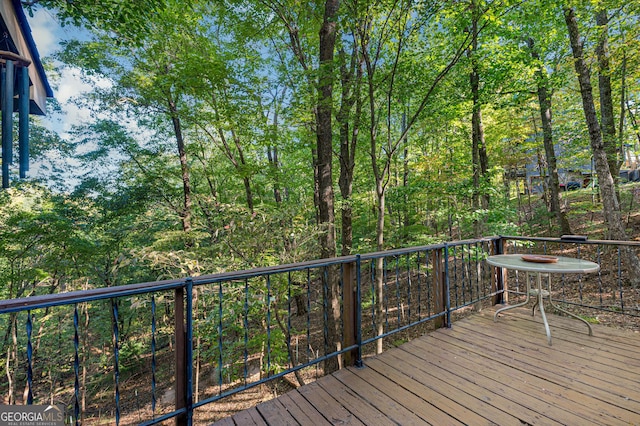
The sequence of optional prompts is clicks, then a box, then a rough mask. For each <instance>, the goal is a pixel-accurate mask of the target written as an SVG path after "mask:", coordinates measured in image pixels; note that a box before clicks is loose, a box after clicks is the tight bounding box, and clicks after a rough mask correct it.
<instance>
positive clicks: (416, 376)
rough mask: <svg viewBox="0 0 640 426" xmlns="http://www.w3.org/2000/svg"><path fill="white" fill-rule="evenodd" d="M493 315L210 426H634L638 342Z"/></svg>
mask: <svg viewBox="0 0 640 426" xmlns="http://www.w3.org/2000/svg"><path fill="white" fill-rule="evenodd" d="M492 317H493V310H487V311H483V312H481V313H478V314H474V315H472V316H471V317H469V318H466V319H463V320H461V321H457V322H455V323H454V325H453V328H452V329H442V330H438V331H436V332H433V333H431V334H429V335H426V336H423V337H421V338H419V339H416V340H413V341H411V342H409V343H406V344H404V345H402V346H400V347H399V348H396V349H393V350H389V351H387V352H384V353H383V354H381V355H379V356H376V357H374V358H369V359H366V360H365V368H362V369H356V368H347V369H343V370H340V371H338V372H337V373H335V374H333V375H331V376H327V377H323V378H321V379H319V380H318V381H316V382H314V383H312V384H309V385H307V386H304V387H301V388H299V389H297V390H295V391H292V392H289V393H287V394H285V395H283V396H281V397H280V398H277V399H275V400H272V401H268V402H265V403H262V404H260V405H258V406H256V407H254V408H252V409H250V410H247V411H243V412H240V413H238V414H236V415H234V416H233V417H230V418H227V419H224V420H222V421H220V422H217V423H216V425H234V424H235V425H297V424H302V425H322V424H325V425H328V424H353V425H376V426H378V425H392V424H400V425H412V424H433V425H456V424H467V425H484V424H498V425H521V424H540V425H552V424H562V425H597V424H602V425H640V334H638V333H633V332H631V331H624V330H617V329H612V328H608V327H604V326H594V335H593V336H592V337H589V336H588V335H587V328H586V326H585V325H584V324H582V323H580V322H579V321H577V320H574V319H570V318H565V317H560V316H554V315H550V316H549V323H550V325H551V333H552V338H553V346H548V345H547V342H546V335H545V332H544V326H543V325H542V321H541V319H540V317H539V315H536V317H535V318H532V317H531V315H530V311H529V310H525V309H522V308H520V309H515V310H512V311H509V312H508V313H505V314H504V316H501V317H500V319H499V320H498V322H497V323H494V322H493V319H492Z"/></svg>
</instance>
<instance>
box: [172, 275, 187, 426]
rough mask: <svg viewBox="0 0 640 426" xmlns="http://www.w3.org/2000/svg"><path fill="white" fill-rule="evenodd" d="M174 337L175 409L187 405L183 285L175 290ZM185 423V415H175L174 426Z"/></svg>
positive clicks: (180, 425)
mask: <svg viewBox="0 0 640 426" xmlns="http://www.w3.org/2000/svg"><path fill="white" fill-rule="evenodd" d="M174 303H175V307H174V311H175V316H176V317H175V322H176V324H175V339H176V410H180V409H182V408H185V407H186V406H187V393H186V389H187V374H186V371H185V366H186V358H187V350H186V348H187V344H186V343H187V342H186V340H187V336H186V330H185V316H184V314H185V310H184V287H178V288H176V290H175V301H174ZM186 424H187V415H186V414H180V415H178V416H177V417H176V426H183V425H186Z"/></svg>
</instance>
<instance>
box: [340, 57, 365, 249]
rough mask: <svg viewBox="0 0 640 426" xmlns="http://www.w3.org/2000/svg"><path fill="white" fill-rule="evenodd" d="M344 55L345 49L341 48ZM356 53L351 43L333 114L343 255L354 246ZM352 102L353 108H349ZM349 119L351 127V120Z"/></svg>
mask: <svg viewBox="0 0 640 426" xmlns="http://www.w3.org/2000/svg"><path fill="white" fill-rule="evenodd" d="M341 55H342V56H344V52H343V51H341ZM359 58H360V55H358V48H357V46H354V48H353V52H351V63H350V65H349V67H347V65H346V61H345V60H343V61H341V62H342V64H343V65H342V66H341V68H340V80H341V87H342V93H341V104H340V110H339V111H338V113H337V114H336V121H338V123H339V126H340V177H339V179H338V185H339V186H340V195H341V196H342V206H341V209H340V211H341V217H342V234H341V235H342V251H341V254H342V255H343V256H348V255H350V254H351V249H352V247H353V207H352V204H351V196H352V193H353V170H354V168H355V155H356V146H357V141H358V133H359V131H360V112H361V109H362V99H361V97H360V84H361V81H362V61H361V59H359ZM354 105H355V112H352V109H353V107H354ZM351 122H353V123H352V125H351V127H350V123H351Z"/></svg>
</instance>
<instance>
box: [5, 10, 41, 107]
mask: <svg viewBox="0 0 640 426" xmlns="http://www.w3.org/2000/svg"><path fill="white" fill-rule="evenodd" d="M0 18H1V21H2V22H0V30H2V31H3V33H4V39H3V41H4V42H5V43H2V44H3V46H2V47H1V49H2V50H6V51H10V52H13V53H15V54H16V55H18V56H20V57H22V58H24V59H26V60H28V61H30V62H31V65H30V66H29V67H28V70H29V82H30V85H29V99H30V102H29V113H30V114H36V115H44V114H45V112H46V102H47V98H51V97H53V91H52V90H51V86H49V82H48V80H47V76H46V74H45V71H44V67H43V66H42V62H41V61H40V55H39V54H38V49H37V48H36V45H35V42H34V40H33V36H32V34H31V27H30V26H29V23H28V21H27V17H26V15H25V13H24V10H23V9H22V4H21V3H20V0H1V1H0ZM2 35H3V34H0V36H2Z"/></svg>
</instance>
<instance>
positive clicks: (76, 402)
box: [73, 304, 80, 425]
mask: <svg viewBox="0 0 640 426" xmlns="http://www.w3.org/2000/svg"><path fill="white" fill-rule="evenodd" d="M79 323H80V321H79V317H78V304H75V305H73V374H74V376H75V380H74V382H73V417H74V419H75V421H76V425H79V424H80V356H79V348H80V338H79V335H78V328H79V325H78V324H79Z"/></svg>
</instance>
